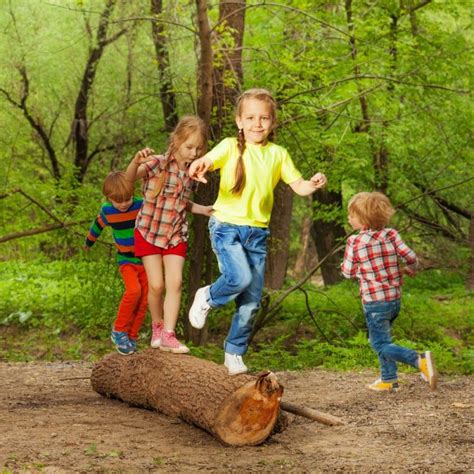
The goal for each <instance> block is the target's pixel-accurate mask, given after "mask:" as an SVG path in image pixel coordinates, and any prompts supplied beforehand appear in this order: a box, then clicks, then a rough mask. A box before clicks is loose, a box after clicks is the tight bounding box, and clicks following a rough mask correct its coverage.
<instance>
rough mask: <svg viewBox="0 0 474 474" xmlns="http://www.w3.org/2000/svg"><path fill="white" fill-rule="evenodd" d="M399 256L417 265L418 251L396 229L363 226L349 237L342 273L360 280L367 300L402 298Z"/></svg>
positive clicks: (410, 264) (409, 264) (363, 296)
mask: <svg viewBox="0 0 474 474" xmlns="http://www.w3.org/2000/svg"><path fill="white" fill-rule="evenodd" d="M399 259H401V260H403V261H405V262H406V264H407V265H408V266H409V267H411V268H414V269H415V268H416V266H417V258H416V254H415V252H414V251H413V250H412V249H411V248H410V247H408V246H407V245H406V244H405V242H403V240H402V239H401V237H400V235H399V233H398V232H397V231H396V230H395V229H381V230H362V231H361V232H360V233H359V234H357V235H352V236H351V237H349V239H348V240H347V246H346V251H345V255H344V261H343V262H342V265H341V271H342V274H343V275H344V276H345V277H346V278H357V279H358V280H359V287H360V295H361V297H362V301H363V302H364V303H369V302H371V301H393V300H396V299H398V298H400V293H401V286H402V283H403V279H402V272H401V271H400V264H399Z"/></svg>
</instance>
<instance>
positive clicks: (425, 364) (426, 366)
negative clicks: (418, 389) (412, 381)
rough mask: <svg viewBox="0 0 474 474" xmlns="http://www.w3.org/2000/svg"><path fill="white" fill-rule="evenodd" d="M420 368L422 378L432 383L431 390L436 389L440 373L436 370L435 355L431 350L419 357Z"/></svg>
mask: <svg viewBox="0 0 474 474" xmlns="http://www.w3.org/2000/svg"><path fill="white" fill-rule="evenodd" d="M418 369H419V370H420V376H421V378H422V379H423V380H424V381H425V382H428V383H429V384H430V388H431V390H436V386H437V384H438V373H437V372H436V368H435V366H434V360H433V356H432V354H431V352H430V351H426V352H423V353H422V354H420V357H419V359H418Z"/></svg>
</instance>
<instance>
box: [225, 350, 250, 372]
mask: <svg viewBox="0 0 474 474" xmlns="http://www.w3.org/2000/svg"><path fill="white" fill-rule="evenodd" d="M224 365H225V366H226V367H227V369H228V370H229V375H237V374H245V373H247V372H248V370H249V369H247V366H246V365H245V364H244V361H243V360H242V356H240V355H237V354H228V353H227V352H226V353H225V356H224Z"/></svg>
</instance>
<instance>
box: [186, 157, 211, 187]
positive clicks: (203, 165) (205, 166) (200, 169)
mask: <svg viewBox="0 0 474 474" xmlns="http://www.w3.org/2000/svg"><path fill="white" fill-rule="evenodd" d="M211 166H212V162H211V161H210V160H205V159H203V158H199V159H197V160H194V161H193V162H192V163H191V164H190V166H189V169H188V173H189V176H190V177H191V178H192V179H194V180H195V181H199V182H201V183H207V179H206V178H205V177H204V175H205V174H206V173H207V171H209V168H210V167H211Z"/></svg>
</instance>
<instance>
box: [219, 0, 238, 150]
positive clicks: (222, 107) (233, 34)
mask: <svg viewBox="0 0 474 474" xmlns="http://www.w3.org/2000/svg"><path fill="white" fill-rule="evenodd" d="M245 3H246V0H237V1H228V0H221V1H220V2H219V21H218V25H219V28H218V29H217V30H216V37H217V39H216V42H215V44H216V45H217V51H216V56H217V58H216V60H215V66H214V71H213V89H214V94H213V117H212V124H211V138H212V139H213V140H214V141H217V140H220V138H221V135H222V132H223V130H224V128H225V126H226V125H229V123H230V122H233V120H234V104H235V102H236V99H237V96H238V95H239V93H240V89H241V85H242V81H243V69H242V44H243V38H244V29H245ZM223 31H225V33H226V35H225V38H226V41H227V42H224V39H223V35H222V32H223ZM229 37H230V38H231V41H229V40H228V38H229Z"/></svg>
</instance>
